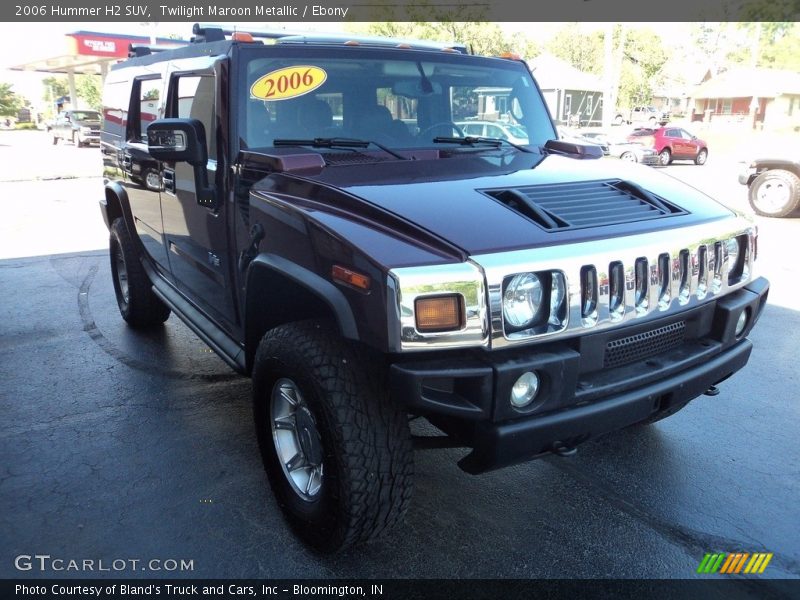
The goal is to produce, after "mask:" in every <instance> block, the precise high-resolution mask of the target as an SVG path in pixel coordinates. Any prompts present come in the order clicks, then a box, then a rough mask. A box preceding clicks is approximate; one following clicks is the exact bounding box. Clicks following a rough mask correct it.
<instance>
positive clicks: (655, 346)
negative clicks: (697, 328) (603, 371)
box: [603, 321, 686, 369]
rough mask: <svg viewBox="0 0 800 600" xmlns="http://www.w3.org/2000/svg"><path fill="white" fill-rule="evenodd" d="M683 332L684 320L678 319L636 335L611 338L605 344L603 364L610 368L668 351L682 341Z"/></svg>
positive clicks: (684, 330) (684, 328) (684, 327)
mask: <svg viewBox="0 0 800 600" xmlns="http://www.w3.org/2000/svg"><path fill="white" fill-rule="evenodd" d="M685 333H686V322H685V321H678V322H677V323H672V324H670V325H665V326H663V327H658V328H656V329H651V330H650V331H645V332H643V333H637V334H636V335H630V336H628V337H624V338H620V339H617V340H611V341H610V342H608V343H607V344H606V350H605V355H604V356H603V366H604V367H605V368H609V369H612V368H614V367H621V366H624V365H627V364H629V363H632V362H636V361H640V360H645V359H647V358H650V357H652V356H656V355H657V354H661V353H663V352H668V351H669V350H672V349H674V348H677V347H678V346H680V345H681V344H682V343H683V340H684V335H685Z"/></svg>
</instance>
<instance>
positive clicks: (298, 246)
mask: <svg viewBox="0 0 800 600" xmlns="http://www.w3.org/2000/svg"><path fill="white" fill-rule="evenodd" d="M228 33H229V32H226V31H224V30H222V29H219V28H214V27H205V28H203V27H199V26H195V32H194V38H193V42H192V43H190V44H188V45H187V46H185V47H182V48H178V49H174V50H166V51H163V52H158V53H152V54H151V53H150V52H149V50H148V49H147V48H134V49H133V52H132V54H133V56H132V57H131V58H130V59H128V60H126V61H123V62H119V63H117V64H115V65H114V66H112V67H111V70H110V72H109V74H108V76H107V78H106V81H105V86H106V90H105V93H104V95H103V98H104V100H105V101H106V106H105V107H104V114H105V115H106V118H105V120H104V129H103V133H102V148H103V149H102V156H103V160H104V168H105V177H106V181H105V189H104V193H103V198H102V201H101V209H102V214H103V218H104V220H105V223H106V225H107V226H108V229H109V232H110V261H111V275H112V281H113V286H114V291H115V294H116V299H117V304H118V305H119V310H120V313H121V315H122V318H123V319H124V320H125V321H127V323H128V324H129V325H130V326H131V327H135V328H147V327H151V328H152V327H160V326H161V325H162V323H163V322H164V321H166V320H167V318H168V317H169V316H170V314H171V313H175V314H176V316H177V317H179V318H180V319H182V320H183V321H184V322H185V323H186V324H187V325H188V326H189V327H190V328H191V329H192V330H193V331H194V332H195V333H196V334H197V335H198V336H199V337H200V338H201V339H202V340H203V341H205V343H207V344H208V346H209V347H210V348H212V349H213V350H214V351H215V352H216V353H217V354H218V355H219V356H220V357H221V358H222V360H224V361H225V362H226V363H228V364H229V365H230V366H231V367H232V368H233V369H234V370H236V371H237V372H239V373H241V374H243V375H246V376H249V377H251V378H252V380H253V412H254V415H255V425H256V433H257V436H258V440H259V444H260V450H261V457H262V460H263V463H264V466H265V468H266V472H267V475H268V477H269V481H270V484H271V486H272V489H273V491H274V493H275V495H276V497H277V499H278V504H279V505H280V507H281V509H282V510H283V512H284V513H285V515H286V518H287V519H288V521H289V523H290V524H291V526H292V528H293V530H294V531H295V532H296V533H297V534H298V535H299V536H300V538H302V539H303V540H304V541H305V542H307V543H308V544H310V545H311V546H313V547H314V548H317V549H318V550H321V551H324V552H332V551H336V550H339V549H341V548H344V547H347V546H349V545H352V544H354V543H357V542H361V541H364V540H369V539H372V538H374V537H376V536H378V535H380V534H381V533H383V532H385V531H388V530H390V529H391V528H393V527H395V526H396V525H398V524H399V523H400V522H401V520H402V517H403V514H404V513H405V512H406V510H407V508H408V506H409V501H410V499H411V493H412V487H413V473H414V454H413V452H412V450H413V448H415V447H416V448H419V449H423V448H428V449H430V448H437V447H438V448H441V447H454V446H455V447H463V448H467V449H468V450H469V451H468V452H467V453H465V454H464V455H463V457H462V458H461V459H460V460H459V463H458V464H459V466H460V467H461V468H462V469H463V470H464V471H466V472H467V473H473V474H474V473H482V472H485V471H489V470H491V469H498V468H501V467H505V466H507V465H512V464H515V463H519V462H522V461H527V460H530V459H533V458H536V457H540V456H545V455H548V454H551V453H555V454H561V455H568V454H570V453H574V452H575V448H576V447H577V446H578V445H579V444H581V443H582V442H584V441H586V440H588V439H590V438H593V437H595V436H598V435H601V434H605V433H609V432H612V431H614V430H618V429H621V428H624V427H629V426H632V425H641V424H646V423H652V422H654V421H657V420H659V419H662V418H664V417H666V416H669V415H671V414H673V413H675V412H676V411H678V410H679V409H681V408H682V407H683V406H684V405H686V404H687V403H688V402H689V401H690V400H692V399H693V398H696V397H698V396H700V395H702V394H704V393H708V394H716V393H717V392H718V389H717V387H716V386H717V385H718V384H719V383H720V382H722V381H724V380H726V379H728V378H729V377H731V376H732V375H733V374H734V373H736V372H737V371H738V370H739V369H741V368H742V367H743V366H744V365H745V364H746V363H747V361H748V358H749V356H750V352H751V350H752V347H753V346H752V344H751V342H750V341H749V340H748V339H747V336H748V334H749V333H750V331H751V329H752V328H753V327H754V326H755V325H756V322H757V321H758V319H759V316H760V315H761V314H762V311H763V309H764V306H765V303H766V298H767V292H768V289H769V284H768V282H767V281H766V280H765V279H763V278H760V277H757V276H756V275H755V271H754V267H755V259H756V251H755V250H756V228H755V226H754V224H753V223H752V222H751V221H749V220H747V219H746V218H744V217H742V216H739V215H738V214H736V213H734V212H733V211H731V210H729V209H728V208H726V207H724V206H722V205H720V204H718V203H716V202H715V201H713V200H712V199H710V198H709V197H707V196H705V195H703V194H702V193H701V192H699V191H697V190H696V189H694V188H692V187H689V186H687V185H684V184H682V183H681V182H679V181H677V180H676V179H674V178H672V177H669V176H666V175H664V174H662V173H659V172H657V171H656V170H654V169H650V168H648V167H644V166H642V165H638V164H633V163H629V162H625V161H606V160H596V159H599V158H601V157H602V150H601V149H600V147H599V146H597V145H591V144H586V145H584V144H581V143H576V142H574V141H569V140H559V139H558V133H557V132H556V129H555V126H554V124H553V120H552V116H551V115H550V113H549V111H548V109H547V106H546V104H545V101H544V98H543V96H542V93H541V91H540V89H539V86H538V85H537V83H536V81H535V80H534V79H533V77H532V76H531V73H530V71H529V70H528V67H527V65H526V64H525V63H524V62H523V61H520V60H516V59H513V58H488V57H483V56H474V55H470V54H467V53H466V50H465V49H464V48H461V49H459V48H457V47H453V46H449V45H448V46H447V47H443V46H441V45H437V44H432V43H429V42H408V41H404V42H402V43H399V42H398V41H397V40H384V39H375V38H365V39H360V40H358V39H356V40H354V39H353V38H352V37H351V36H349V35H348V36H347V37H341V38H339V37H337V36H325V37H315V36H314V35H304V36H296V35H292V36H286V37H283V38H280V39H278V40H277V43H274V44H269V45H264V44H262V43H261V42H260V41H258V37H257V33H258V32H253V33H249V32H243V31H241V30H240V31H236V32H233V33H232V34H231V37H232V39H226V36H227V34H228ZM355 42H358V43H355ZM498 96H501V97H502V98H503V99H504V102H505V103H507V106H508V107H509V114H510V117H509V118H510V119H511V118H513V122H514V124H515V125H518V126H519V127H520V128H521V132H520V135H519V139H518V140H517V142H512V141H509V140H508V139H505V138H503V137H493V136H491V135H488V134H487V135H484V134H481V135H467V133H466V132H465V131H464V130H463V126H462V125H459V124H460V123H469V122H471V121H481V120H486V118H487V115H486V114H485V113H484V111H485V110H487V109H486V106H490V107H491V106H493V105H494V104H495V101H496V100H497V97H498ZM489 97H491V98H492V99H493V100H492V101H491V102H490V101H488V100H487V98H489ZM156 105H157V106H156ZM490 110H492V109H491V108H490ZM509 122H510V121H509ZM487 131H488V130H487ZM134 163H137V164H140V165H148V166H147V168H148V169H152V171H153V172H152V173H150V177H149V180H148V179H147V178H144V177H143V175H142V168H144V167H142V168H140V169H139V172H138V174H137V175H134V170H133V168H132V166H130V165H133V164H134ZM132 339H133V338H132ZM165 339H168V338H165ZM217 391H218V392H219V393H220V394H224V390H223V389H222V388H221V387H218V388H217ZM714 410H716V409H715V408H714V407H713V406H709V407H708V411H709V413H711V412H713V411H714ZM698 414H700V413H696V414H695V418H697V415H698ZM414 418H422V419H427V420H428V421H430V423H432V424H433V425H435V427H416V426H415V427H414V429H415V430H417V433H418V435H413V436H412V434H411V430H410V427H409V422H410V420H411V419H414ZM713 423H714V419H713V416H709V418H708V423H707V426H708V427H713ZM191 425H192V424H191V423H189V424H186V423H184V424H182V426H191ZM202 429H203V428H202V427H201V428H199V429H198V430H197V432H196V433H197V434H198V435H202V433H203V431H202ZM426 432H428V433H430V432H437V434H435V435H433V437H431V436H429V435H427V436H426V435H422V434H425V433H426ZM438 432H441V434H440V435H438ZM675 442H676V444H677V443H680V440H676V441H675ZM198 443H202V442H201V441H198ZM230 443H231V444H235V443H237V440H230ZM196 468H198V469H201V468H203V465H200V464H198V465H197V467H196ZM169 475H173V474H169ZM509 493H516V491H515V490H509ZM528 501H531V502H535V499H528ZM486 510H487V511H488V512H491V511H492V510H493V507H491V506H487V507H486Z"/></svg>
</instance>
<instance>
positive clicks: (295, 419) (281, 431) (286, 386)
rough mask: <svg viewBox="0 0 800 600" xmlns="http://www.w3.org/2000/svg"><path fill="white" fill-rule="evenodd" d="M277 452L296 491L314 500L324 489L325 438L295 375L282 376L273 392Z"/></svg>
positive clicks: (274, 436)
mask: <svg viewBox="0 0 800 600" xmlns="http://www.w3.org/2000/svg"><path fill="white" fill-rule="evenodd" d="M270 424H271V426H272V440H273V442H274V444H275V452H276V454H277V455H278V460H279V461H280V463H281V467H282V468H283V474H284V475H285V476H286V479H287V481H288V482H289V484H290V485H291V486H292V489H293V490H294V492H295V493H296V494H297V495H298V496H300V498H302V499H303V500H306V501H312V500H315V499H316V498H317V496H319V493H320V490H321V489H322V456H323V453H322V440H321V438H320V435H319V430H318V429H317V423H316V420H315V419H314V415H312V414H311V411H310V410H309V409H308V405H307V404H306V402H305V400H304V399H303V396H302V394H301V393H300V390H299V389H298V387H297V384H295V382H294V381H292V380H291V379H286V378H283V379H279V380H278V381H276V382H275V385H274V386H273V387H272V394H271V396H270Z"/></svg>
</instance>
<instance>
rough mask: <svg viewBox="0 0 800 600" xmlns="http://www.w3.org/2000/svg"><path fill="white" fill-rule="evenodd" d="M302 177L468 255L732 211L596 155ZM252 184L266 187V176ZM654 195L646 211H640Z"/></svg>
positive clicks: (379, 167) (413, 164)
mask: <svg viewBox="0 0 800 600" xmlns="http://www.w3.org/2000/svg"><path fill="white" fill-rule="evenodd" d="M487 155H490V156H487ZM285 176H288V177H292V178H294V177H293V176H292V175H285ZM267 179H270V178H269V177H268V178H267ZM302 179H303V180H305V181H308V180H312V181H314V182H316V183H318V184H319V185H321V186H323V187H324V188H327V190H326V193H324V194H315V199H317V198H319V197H324V198H325V200H324V201H325V202H330V203H335V202H336V191H337V190H339V191H341V192H345V193H346V195H347V196H349V197H350V198H351V199H352V198H353V197H355V198H357V199H360V200H361V201H362V202H363V203H367V204H369V205H371V206H370V207H369V208H370V211H371V212H372V213H373V214H374V212H375V210H374V209H375V208H378V209H381V210H382V211H388V212H389V213H392V215H391V216H394V217H399V218H400V219H402V220H405V221H408V222H411V223H413V224H414V225H415V226H416V227H419V228H421V229H424V230H427V232H429V233H430V234H432V235H434V236H436V237H438V238H440V239H442V240H443V241H446V242H448V243H450V244H452V245H454V246H457V247H458V248H460V249H461V250H463V251H464V252H466V253H467V254H484V253H490V252H500V251H508V250H518V249H523V248H536V247H541V246H551V245H554V244H564V243H573V242H576V241H589V240H593V239H603V238H607V237H613V236H620V235H631V234H634V233H646V232H648V231H660V230H665V229H671V228H677V227H682V226H685V225H690V224H691V225H693V224H698V223H700V222H704V221H711V220H717V219H723V218H727V217H730V216H732V215H733V212H732V211H730V210H729V209H727V208H725V207H723V206H722V205H720V204H718V203H716V202H714V201H713V200H711V199H710V198H709V197H708V196H705V195H704V194H703V193H701V192H700V191H698V190H696V189H694V188H692V187H690V186H688V185H686V184H684V183H682V182H680V181H678V180H676V179H674V178H672V177H670V176H667V175H666V174H664V173H661V172H659V171H656V170H654V169H652V168H650V167H645V166H642V165H638V164H634V163H627V162H619V161H611V160H605V159H600V160H579V159H572V158H568V157H564V156H557V155H544V156H543V155H539V154H524V153H513V154H510V153H509V154H506V153H502V154H501V155H497V154H496V153H480V154H477V153H476V154H474V155H472V156H469V157H463V156H462V157H455V156H454V157H453V158H439V159H434V160H414V161H411V160H409V161H394V160H393V161H385V162H379V163H375V164H370V165H363V164H362V165H352V166H351V165H347V166H328V167H325V168H322V169H319V171H318V172H317V173H314V174H309V173H308V172H306V173H304V174H303V177H302ZM607 184H610V185H611V186H612V187H611V188H609V187H608V185H607ZM615 185H618V186H620V191H617V192H616V193H615V192H614V190H616V189H617V188H614V187H613V186H615ZM257 187H261V188H262V189H263V190H264V191H267V193H269V190H270V188H272V190H275V188H274V187H273V185H270V184H269V183H267V181H266V180H265V181H264V182H262V185H259V186H257ZM279 187H282V188H283V189H284V190H286V187H284V186H283V185H281V186H279ZM289 187H292V186H289ZM609 189H610V190H611V191H609ZM287 191H288V190H287ZM598 192H600V193H598ZM653 197H655V200H653ZM526 199H527V200H526ZM531 199H533V202H531V201H530V200H531ZM651 201H652V202H651ZM663 201H666V202H663ZM653 202H654V203H655V206H656V209H657V210H656V211H655V212H653V211H652V210H650V208H648V207H649V206H650V204H652V203H653ZM575 205H578V206H579V208H578V209H577V212H576V209H575V208H574V206H575ZM351 206H352V205H351ZM659 206H660V207H661V208H659ZM542 207H543V210H541V209H542ZM349 209H350V210H352V208H349ZM661 209H664V210H661ZM659 211H660V212H661V213H662V214H656V212H659ZM540 213H544V215H542V214H540Z"/></svg>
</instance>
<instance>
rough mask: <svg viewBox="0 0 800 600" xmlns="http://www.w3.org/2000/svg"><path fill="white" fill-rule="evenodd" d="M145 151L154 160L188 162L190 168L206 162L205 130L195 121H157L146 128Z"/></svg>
mask: <svg viewBox="0 0 800 600" xmlns="http://www.w3.org/2000/svg"><path fill="white" fill-rule="evenodd" d="M147 149H148V151H149V152H150V156H152V157H153V158H155V159H156V160H163V161H169V162H188V163H189V164H190V165H192V166H195V167H197V166H200V165H205V164H206V163H207V162H208V150H207V149H206V130H205V127H203V124H202V123H201V122H200V121H198V120H197V119H158V120H156V121H153V122H152V123H150V125H148V126H147Z"/></svg>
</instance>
